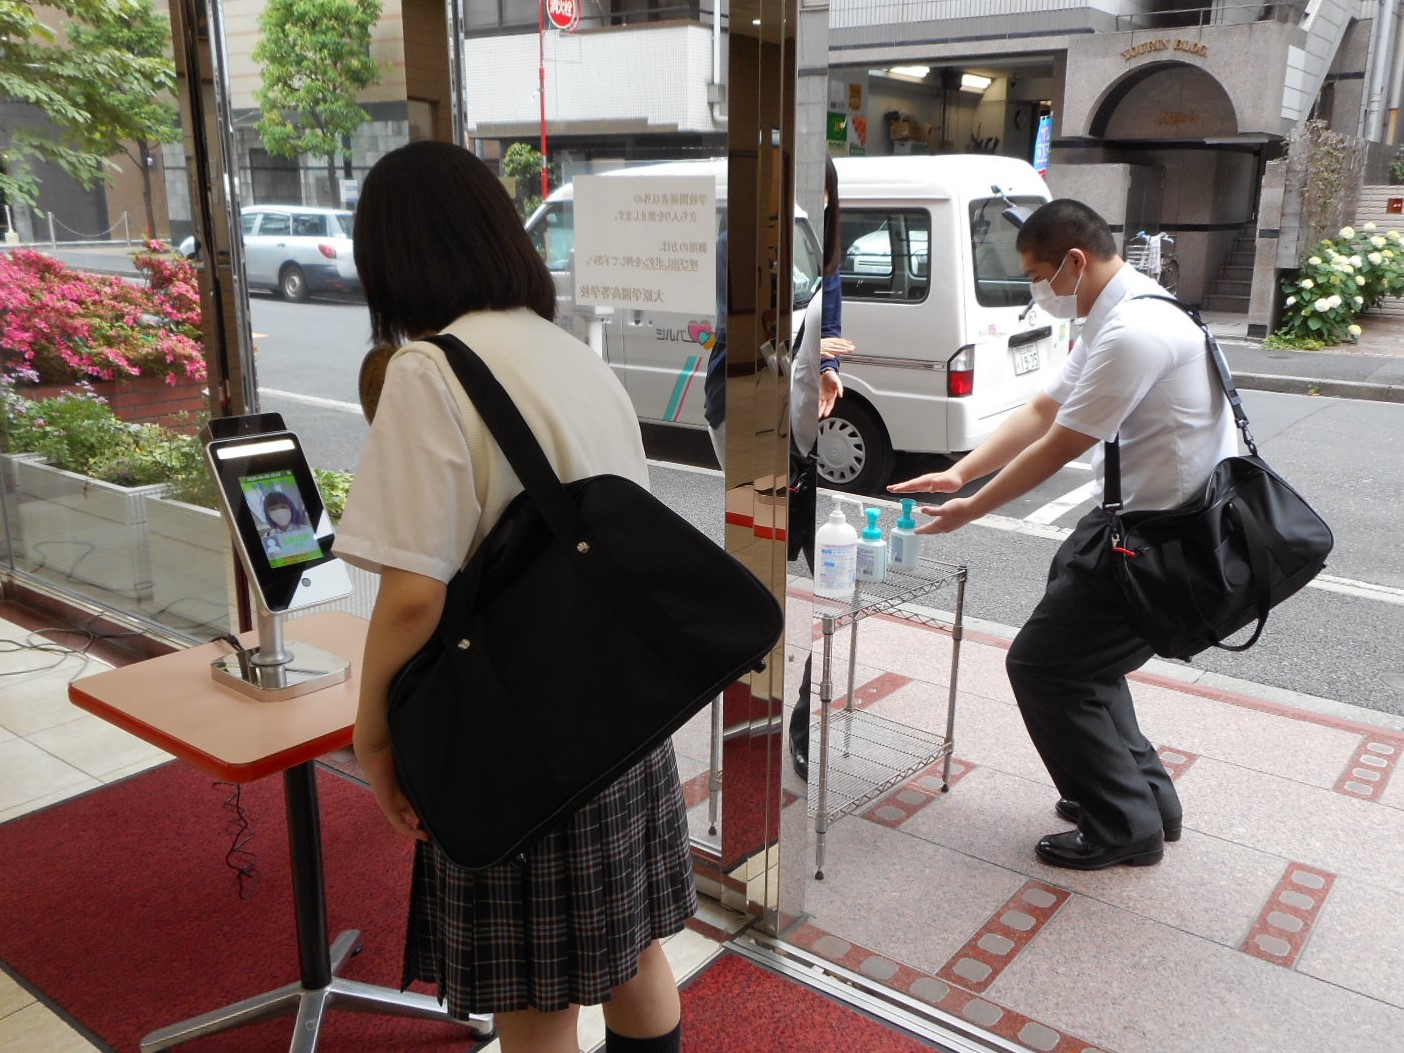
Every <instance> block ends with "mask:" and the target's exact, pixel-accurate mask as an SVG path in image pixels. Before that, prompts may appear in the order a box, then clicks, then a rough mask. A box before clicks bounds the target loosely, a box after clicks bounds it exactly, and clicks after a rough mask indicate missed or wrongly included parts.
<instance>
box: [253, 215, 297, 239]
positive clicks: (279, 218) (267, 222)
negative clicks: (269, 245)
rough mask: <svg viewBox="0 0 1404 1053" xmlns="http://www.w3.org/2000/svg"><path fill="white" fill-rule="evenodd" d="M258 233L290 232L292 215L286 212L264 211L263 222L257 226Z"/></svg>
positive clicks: (275, 233)
mask: <svg viewBox="0 0 1404 1053" xmlns="http://www.w3.org/2000/svg"><path fill="white" fill-rule="evenodd" d="M258 232H259V234H272V235H278V234H290V233H292V217H291V216H289V215H288V214H287V213H286V212H265V213H264V214H263V222H262V223H260V224H259V227H258Z"/></svg>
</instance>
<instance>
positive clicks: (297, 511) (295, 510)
mask: <svg viewBox="0 0 1404 1053" xmlns="http://www.w3.org/2000/svg"><path fill="white" fill-rule="evenodd" d="M239 489H240V490H242V491H243V492H244V500H245V501H246V502H247V503H248V506H249V511H250V512H252V513H253V517H254V523H255V524H256V529H257V530H258V538H259V541H260V543H261V544H262V545H263V552H264V555H266V556H267V557H268V565H269V566H270V567H273V568H277V567H286V566H287V565H288V564H290V563H305V562H306V561H307V560H309V559H317V558H319V557H320V556H321V555H322V546H321V545H320V544H319V543H318V541H317V531H316V530H314V529H313V527H312V523H311V522H310V521H309V517H308V514H307V502H305V501H304V500H303V499H302V491H301V490H299V489H298V486H297V480H296V479H295V478H294V477H293V473H292V472H290V471H278V472H260V473H259V474H258V475H241V476H240V477H239Z"/></svg>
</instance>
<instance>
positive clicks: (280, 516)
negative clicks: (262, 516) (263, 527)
mask: <svg viewBox="0 0 1404 1053" xmlns="http://www.w3.org/2000/svg"><path fill="white" fill-rule="evenodd" d="M268 518H269V519H271V520H273V525H274V526H275V527H277V528H278V529H279V530H286V529H287V528H288V524H290V523H291V522H292V518H293V515H292V509H291V508H275V509H273V510H272V511H270V512H269V513H268Z"/></svg>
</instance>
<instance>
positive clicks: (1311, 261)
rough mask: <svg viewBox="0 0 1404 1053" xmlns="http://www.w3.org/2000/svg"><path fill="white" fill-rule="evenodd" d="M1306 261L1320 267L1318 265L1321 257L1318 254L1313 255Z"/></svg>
mask: <svg viewBox="0 0 1404 1053" xmlns="http://www.w3.org/2000/svg"><path fill="white" fill-rule="evenodd" d="M1307 262H1308V263H1309V264H1311V265H1312V266H1313V267H1320V266H1321V257H1320V256H1313V257H1312V258H1311V259H1309V260H1307Z"/></svg>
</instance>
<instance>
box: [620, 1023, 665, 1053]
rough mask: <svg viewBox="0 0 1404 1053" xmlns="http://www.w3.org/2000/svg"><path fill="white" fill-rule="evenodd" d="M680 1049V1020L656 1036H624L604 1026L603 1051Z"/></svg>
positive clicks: (647, 1052)
mask: <svg viewBox="0 0 1404 1053" xmlns="http://www.w3.org/2000/svg"><path fill="white" fill-rule="evenodd" d="M681 1049H682V1022H681V1021H679V1022H678V1026H677V1027H675V1028H673V1030H671V1031H669V1032H668V1033H667V1034H666V1035H659V1036H658V1037H657V1038H625V1037H624V1036H623V1035H616V1034H615V1033H614V1032H613V1031H611V1030H610V1029H609V1028H605V1053H679V1050H681Z"/></svg>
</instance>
